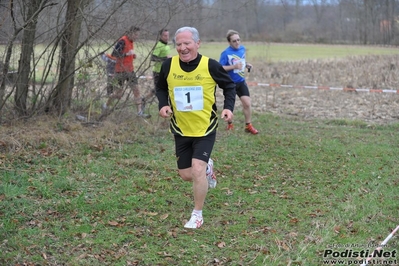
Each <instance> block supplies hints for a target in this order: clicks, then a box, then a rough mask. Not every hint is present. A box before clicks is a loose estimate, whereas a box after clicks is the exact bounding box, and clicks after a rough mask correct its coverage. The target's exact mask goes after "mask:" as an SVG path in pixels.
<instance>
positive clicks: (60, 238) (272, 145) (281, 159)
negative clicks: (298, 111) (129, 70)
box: [0, 110, 399, 265]
mask: <svg viewBox="0 0 399 266" xmlns="http://www.w3.org/2000/svg"><path fill="white" fill-rule="evenodd" d="M154 112H155V110H154ZM236 115H237V121H240V119H242V114H241V113H240V112H237V114H236ZM240 117H241V118H240ZM253 120H254V124H255V126H256V127H257V128H258V129H259V130H260V132H261V133H260V134H259V135H258V136H251V135H247V134H246V133H244V132H243V130H242V129H240V128H237V129H236V131H234V132H233V133H231V134H230V133H227V132H225V131H224V130H220V131H219V134H218V138H217V144H216V147H215V150H214V154H213V156H212V157H213V158H214V161H215V168H216V172H217V177H218V180H219V184H218V186H217V187H216V188H215V189H213V190H210V191H209V194H208V197H207V200H206V206H205V209H204V218H205V224H204V226H203V227H202V228H201V229H200V230H196V231H192V230H186V229H184V228H183V224H184V222H185V221H186V219H188V218H189V214H190V212H191V209H192V198H191V184H189V183H185V182H183V181H181V180H180V179H179V177H178V176H177V172H176V170H175V168H176V166H175V159H174V155H173V140H172V137H171V136H170V134H169V133H168V132H167V131H166V129H165V127H164V126H161V125H160V124H159V123H160V121H158V118H153V120H152V121H149V122H150V123H149V124H148V123H145V121H144V120H134V118H133V120H132V119H129V121H126V123H124V124H119V125H117V126H115V125H113V124H107V123H105V124H104V125H103V126H102V127H101V128H87V127H82V126H81V125H79V124H76V123H60V122H59V121H58V122H57V121H56V120H54V121H49V120H48V119H47V121H42V122H36V123H35V124H34V125H33V124H32V123H31V124H29V126H28V125H26V127H25V128H24V127H23V125H18V128H19V132H15V131H13V130H12V129H11V128H8V127H2V128H1V139H2V142H1V143H2V148H3V152H2V154H1V157H0V171H1V180H0V206H1V208H0V237H1V239H0V250H1V251H2V252H1V255H0V264H1V265H323V261H327V260H328V259H329V258H328V257H327V258H324V257H323V255H324V254H325V252H327V251H328V250H330V251H333V252H343V251H345V250H346V247H347V246H352V248H351V249H352V250H353V251H361V250H371V251H372V250H373V248H372V246H373V245H376V244H378V243H380V242H381V241H382V240H383V239H384V238H385V237H386V236H387V235H388V234H389V233H390V232H391V230H392V229H393V228H394V227H395V226H396V225H397V224H398V223H399V219H398V216H397V213H398V200H399V198H398V194H397V186H398V184H399V178H398V173H399V166H398V165H399V164H398V158H399V149H397V147H398V145H399V141H398V139H397V137H396V136H397V131H398V129H399V125H390V126H375V127H369V126H367V125H366V124H365V123H362V122H361V121H354V122H349V121H341V120H336V121H307V122H304V121H299V120H293V119H287V118H280V117H275V116H270V115H262V114H256V115H255V117H254V119H253ZM241 122H242V121H241ZM43 125H45V126H46V128H47V130H46V131H44V132H43V130H42V128H43ZM15 127H16V125H15ZM10 132H14V133H13V134H12V135H8V137H7V135H6V134H7V133H8V134H10ZM6 148H10V149H11V148H13V149H14V150H18V149H19V150H18V151H15V152H12V153H9V152H5V151H4V149H6ZM345 245H347V246H345ZM369 246H370V247H369ZM397 247H398V240H397V238H395V237H394V238H393V239H392V240H391V241H390V242H389V245H388V248H387V249H385V250H386V251H392V250H396V249H397ZM340 259H343V260H345V261H352V262H353V263H359V261H356V259H360V257H358V258H356V257H354V258H340ZM382 259H384V260H388V259H394V258H393V257H392V256H391V257H388V258H382ZM24 263H26V264H24ZM390 265H396V264H390Z"/></svg>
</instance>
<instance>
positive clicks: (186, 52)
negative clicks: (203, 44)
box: [176, 31, 200, 62]
mask: <svg viewBox="0 0 399 266" xmlns="http://www.w3.org/2000/svg"><path fill="white" fill-rule="evenodd" d="M199 46H200V41H198V42H195V41H194V40H193V34H192V33H191V32H189V31H184V32H180V33H179V34H177V35H176V51H177V53H178V54H179V57H180V60H181V61H183V62H190V61H192V60H194V59H195V58H197V55H198V48H199Z"/></svg>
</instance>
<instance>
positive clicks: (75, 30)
mask: <svg viewBox="0 0 399 266" xmlns="http://www.w3.org/2000/svg"><path fill="white" fill-rule="evenodd" d="M90 1H92V0H68V8H67V12H66V19H65V26H64V31H63V34H62V39H61V55H60V56H61V57H60V72H59V78H58V84H57V86H56V88H55V93H54V94H53V96H52V99H51V101H52V105H53V107H54V108H55V111H56V112H57V113H58V114H59V115H63V114H64V113H65V112H66V111H67V110H68V109H69V108H70V106H71V100H72V91H73V86H74V71H75V57H76V54H77V52H78V44H79V36H80V29H81V24H82V20H83V14H82V13H81V11H82V10H84V9H85V6H86V5H88V4H89V3H90Z"/></svg>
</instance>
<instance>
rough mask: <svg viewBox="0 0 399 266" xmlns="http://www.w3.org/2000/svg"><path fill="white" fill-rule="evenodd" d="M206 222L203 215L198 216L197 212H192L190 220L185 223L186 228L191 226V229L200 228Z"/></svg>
mask: <svg viewBox="0 0 399 266" xmlns="http://www.w3.org/2000/svg"><path fill="white" fill-rule="evenodd" d="M203 223H204V218H202V216H201V217H200V216H197V215H196V214H194V213H193V214H191V218H190V221H188V222H187V223H186V224H185V225H184V228H191V229H197V228H200V227H201V225H202V224H203Z"/></svg>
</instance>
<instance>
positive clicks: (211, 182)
mask: <svg viewBox="0 0 399 266" xmlns="http://www.w3.org/2000/svg"><path fill="white" fill-rule="evenodd" d="M206 179H208V187H209V188H215V187H216V184H217V181H216V175H215V172H213V160H212V159H211V158H209V161H208V166H207V168H206Z"/></svg>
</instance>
